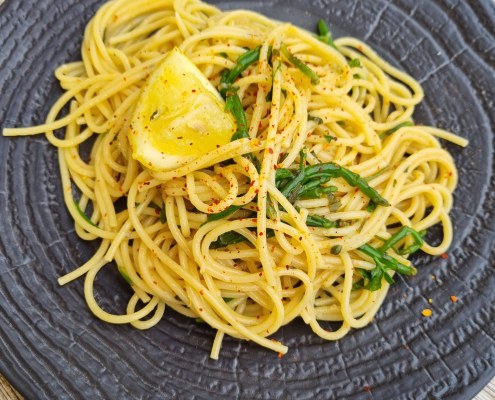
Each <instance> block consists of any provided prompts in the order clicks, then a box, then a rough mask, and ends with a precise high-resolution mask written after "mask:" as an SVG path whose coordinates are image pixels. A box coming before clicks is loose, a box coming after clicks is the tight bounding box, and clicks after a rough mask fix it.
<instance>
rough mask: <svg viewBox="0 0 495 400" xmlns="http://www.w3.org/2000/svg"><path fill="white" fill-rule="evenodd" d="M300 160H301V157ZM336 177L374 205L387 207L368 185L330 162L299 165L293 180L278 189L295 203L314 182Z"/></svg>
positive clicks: (350, 172)
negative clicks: (356, 189)
mask: <svg viewBox="0 0 495 400" xmlns="http://www.w3.org/2000/svg"><path fill="white" fill-rule="evenodd" d="M301 159H303V157H302V156H301ZM336 177H340V178H343V179H344V180H345V181H346V182H347V183H348V184H349V185H351V186H354V187H357V188H359V189H360V190H361V191H362V192H363V193H364V194H365V195H366V196H368V197H369V198H370V199H371V201H373V202H374V203H375V204H377V205H381V206H389V203H388V201H387V200H385V199H384V198H383V197H382V196H381V195H380V194H379V193H378V192H377V191H376V190H375V189H373V188H372V187H371V186H370V185H368V183H367V182H366V181H365V180H364V179H363V178H361V176H359V175H358V174H356V173H354V172H352V171H350V170H348V169H346V168H344V167H341V166H340V165H337V164H334V163H332V162H329V163H324V164H316V165H311V166H308V167H304V166H301V165H300V167H299V171H298V173H297V174H295V176H294V178H292V179H287V180H286V183H285V184H284V185H280V187H279V189H280V191H281V192H282V194H283V195H284V196H285V197H287V198H288V199H289V200H291V201H295V200H296V199H297V198H298V196H299V195H300V193H301V192H304V191H305V189H308V188H311V187H312V185H313V183H312V182H314V181H315V180H317V179H319V182H320V183H323V182H327V181H328V180H329V179H331V178H336Z"/></svg>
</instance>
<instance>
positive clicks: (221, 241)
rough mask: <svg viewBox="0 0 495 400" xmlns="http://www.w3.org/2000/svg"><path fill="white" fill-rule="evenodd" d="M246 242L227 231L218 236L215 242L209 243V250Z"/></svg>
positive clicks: (232, 232) (241, 237) (239, 236)
mask: <svg viewBox="0 0 495 400" xmlns="http://www.w3.org/2000/svg"><path fill="white" fill-rule="evenodd" d="M242 242H247V239H246V238H245V237H244V236H243V235H241V234H240V233H237V232H235V231H228V232H225V233H222V234H221V235H219V236H218V238H217V240H215V241H214V242H211V244H210V249H220V248H222V247H227V246H228V245H229V244H237V243H242Z"/></svg>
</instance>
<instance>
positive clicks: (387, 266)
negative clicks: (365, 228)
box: [359, 244, 416, 291]
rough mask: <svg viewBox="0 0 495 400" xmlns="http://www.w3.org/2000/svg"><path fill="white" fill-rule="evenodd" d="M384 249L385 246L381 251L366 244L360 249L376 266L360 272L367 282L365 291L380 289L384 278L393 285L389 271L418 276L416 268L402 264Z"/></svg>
mask: <svg viewBox="0 0 495 400" xmlns="http://www.w3.org/2000/svg"><path fill="white" fill-rule="evenodd" d="M382 248H383V246H382V247H381V248H380V249H375V248H374V247H372V246H370V245H369V244H364V245H362V246H361V247H359V250H360V251H362V252H363V253H364V254H366V255H367V256H369V257H371V258H372V259H373V261H374V263H375V265H376V266H375V268H373V269H372V270H369V271H367V270H360V274H361V276H362V277H363V279H364V280H365V281H366V283H365V284H364V286H363V288H364V289H368V290H370V291H374V290H378V289H380V288H381V287H382V278H383V279H385V280H386V281H387V282H388V283H390V284H391V283H393V282H394V280H393V278H392V276H390V274H389V273H388V272H387V270H392V271H395V272H398V273H399V274H402V275H415V274H416V268H414V267H413V266H408V265H405V264H401V263H400V262H398V261H397V260H396V259H395V258H392V257H390V256H389V255H388V254H386V253H385V252H384V251H383V250H382ZM364 271H366V272H364Z"/></svg>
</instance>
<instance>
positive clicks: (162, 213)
mask: <svg viewBox="0 0 495 400" xmlns="http://www.w3.org/2000/svg"><path fill="white" fill-rule="evenodd" d="M160 222H161V223H162V224H165V223H166V222H167V213H166V212H165V207H162V209H161V210H160Z"/></svg>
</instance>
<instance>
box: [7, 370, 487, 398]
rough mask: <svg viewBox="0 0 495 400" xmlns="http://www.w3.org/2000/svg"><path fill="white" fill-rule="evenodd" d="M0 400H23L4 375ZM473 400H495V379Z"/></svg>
mask: <svg viewBox="0 0 495 400" xmlns="http://www.w3.org/2000/svg"><path fill="white" fill-rule="evenodd" d="M0 400H23V397H22V396H21V395H20V394H19V393H18V392H17V390H15V389H14V388H13V387H12V386H10V385H9V383H8V382H7V380H6V379H5V378H4V377H3V376H2V375H0ZM473 400H495V378H493V379H492V380H491V382H490V383H489V384H488V385H487V386H486V387H485V388H484V389H483V390H482V391H481V392H480V393H479V394H478V395H477V396H476V397H475V398H474V399H473Z"/></svg>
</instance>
